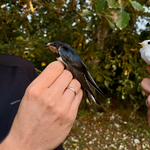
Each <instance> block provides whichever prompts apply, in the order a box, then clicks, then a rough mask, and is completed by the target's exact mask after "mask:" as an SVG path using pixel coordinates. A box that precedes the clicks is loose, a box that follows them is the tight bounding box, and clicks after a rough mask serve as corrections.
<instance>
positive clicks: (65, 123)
mask: <svg viewBox="0 0 150 150" xmlns="http://www.w3.org/2000/svg"><path fill="white" fill-rule="evenodd" d="M68 86H71V87H73V88H74V89H75V91H76V95H75V93H74V92H73V91H72V90H70V89H67V87H68ZM82 95H83V92H82V90H81V85H80V83H79V82H78V81H77V80H76V79H73V76H72V74H71V73H70V72H69V71H67V70H64V66H63V64H62V63H61V62H59V61H56V62H53V63H51V64H50V65H49V66H47V68H46V69H45V70H44V71H43V72H42V73H41V74H40V75H39V77H37V78H36V79H35V80H34V81H33V82H32V83H31V84H30V85H29V87H28V88H27V90H26V92H25V95H24V97H23V99H22V101H21V104H20V107H19V110H18V113H17V115H16V117H15V119H14V122H13V125H12V128H11V130H10V133H9V134H8V136H7V138H6V139H5V140H4V142H3V143H2V144H1V147H4V148H5V149H7V150H9V149H15V150H51V149H54V148H56V147H57V146H58V145H59V144H61V143H62V142H63V141H64V139H65V138H66V136H67V135H68V133H69V131H70V130H71V127H72V125H73V123H74V120H75V118H76V115H77V111H78V107H79V104H80V102H81V98H82ZM12 145H13V146H12Z"/></svg>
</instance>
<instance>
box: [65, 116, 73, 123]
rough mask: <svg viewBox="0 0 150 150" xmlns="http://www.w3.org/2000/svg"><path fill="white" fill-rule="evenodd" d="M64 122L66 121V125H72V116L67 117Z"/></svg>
mask: <svg viewBox="0 0 150 150" xmlns="http://www.w3.org/2000/svg"><path fill="white" fill-rule="evenodd" d="M65 120H66V122H67V123H69V124H73V122H74V116H73V115H67V116H66V119H65Z"/></svg>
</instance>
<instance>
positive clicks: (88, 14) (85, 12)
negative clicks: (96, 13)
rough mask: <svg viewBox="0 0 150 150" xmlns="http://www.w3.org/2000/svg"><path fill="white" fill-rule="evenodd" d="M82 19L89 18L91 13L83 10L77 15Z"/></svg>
mask: <svg viewBox="0 0 150 150" xmlns="http://www.w3.org/2000/svg"><path fill="white" fill-rule="evenodd" d="M79 14H80V15H81V16H82V17H87V16H91V15H92V14H93V13H92V12H91V11H90V10H88V9H83V10H82V12H81V13H79Z"/></svg>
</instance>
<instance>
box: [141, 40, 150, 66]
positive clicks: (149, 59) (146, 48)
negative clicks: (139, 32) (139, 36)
mask: <svg viewBox="0 0 150 150" xmlns="http://www.w3.org/2000/svg"><path fill="white" fill-rule="evenodd" d="M139 44H140V45H142V48H141V49H140V53H141V58H142V59H143V60H144V61H145V62H146V63H147V64H148V65H150V40H145V41H143V42H142V43H139Z"/></svg>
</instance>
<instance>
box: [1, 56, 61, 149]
mask: <svg viewBox="0 0 150 150" xmlns="http://www.w3.org/2000/svg"><path fill="white" fill-rule="evenodd" d="M36 77H37V72H36V71H35V68H34V66H33V65H32V64H31V63H30V62H29V61H27V60H25V59H23V58H20V57H17V56H12V55H11V56H10V55H7V54H0V141H2V140H3V139H4V138H5V137H6V136H7V134H8V132H9V130H10V128H11V125H12V122H13V120H14V118H15V115H16V113H17V110H18V107H19V104H20V100H21V99H22V97H23V95H24V93H25V90H26V88H27V86H28V85H29V84H30V83H31V82H32V81H33V80H34V79H35V78H36ZM55 150H63V147H62V145H60V146H59V147H57V148H56V149H55Z"/></svg>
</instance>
